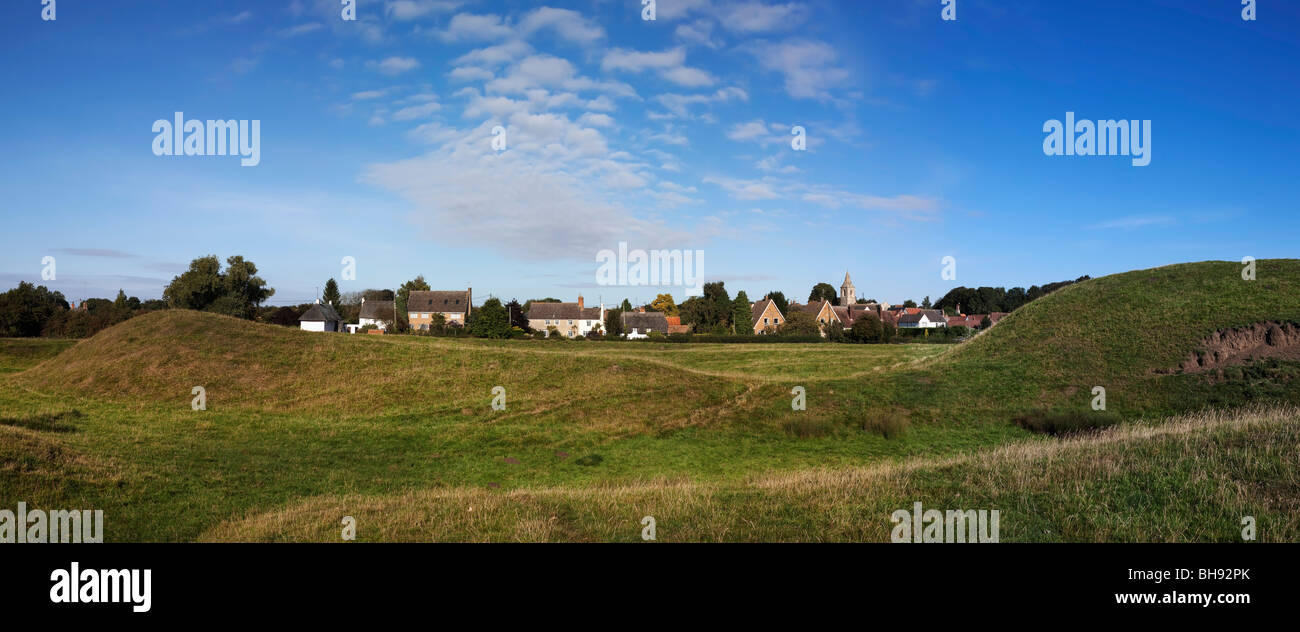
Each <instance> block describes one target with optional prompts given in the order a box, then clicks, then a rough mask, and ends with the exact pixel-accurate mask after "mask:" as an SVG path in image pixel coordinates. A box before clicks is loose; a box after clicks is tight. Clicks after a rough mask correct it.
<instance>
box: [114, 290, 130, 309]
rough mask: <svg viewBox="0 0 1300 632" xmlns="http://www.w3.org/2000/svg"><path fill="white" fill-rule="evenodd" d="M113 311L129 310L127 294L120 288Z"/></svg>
mask: <svg viewBox="0 0 1300 632" xmlns="http://www.w3.org/2000/svg"><path fill="white" fill-rule="evenodd" d="M113 309H117V310H122V309H128V308H127V306H126V292H124V291H122V290H121V289H120V288H119V289H118V290H117V298H115V299H113Z"/></svg>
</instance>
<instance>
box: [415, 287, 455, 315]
mask: <svg viewBox="0 0 1300 632" xmlns="http://www.w3.org/2000/svg"><path fill="white" fill-rule="evenodd" d="M469 301H470V294H469V290H434V291H424V290H414V291H412V292H411V296H410V298H408V299H407V301H406V311H407V312H441V313H444V314H446V313H461V314H464V313H467V312H468V311H469Z"/></svg>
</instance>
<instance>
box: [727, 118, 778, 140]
mask: <svg viewBox="0 0 1300 632" xmlns="http://www.w3.org/2000/svg"><path fill="white" fill-rule="evenodd" d="M767 133H768V132H767V124H766V123H764V122H763V120H762V119H757V120H753V121H750V122H748V123H736V124H735V125H732V126H731V129H730V130H728V131H727V138H730V139H731V140H735V141H740V142H745V141H750V140H756V139H758V138H762V137H764V136H766V135H767Z"/></svg>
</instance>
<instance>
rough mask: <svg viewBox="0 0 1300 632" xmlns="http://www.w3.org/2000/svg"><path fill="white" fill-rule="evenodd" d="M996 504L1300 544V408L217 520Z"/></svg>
mask: <svg viewBox="0 0 1300 632" xmlns="http://www.w3.org/2000/svg"><path fill="white" fill-rule="evenodd" d="M916 500H922V502H923V504H924V506H925V507H926V508H929V509H961V510H966V509H997V510H998V511H999V512H1000V514H1001V515H1000V534H999V535H1000V538H1001V540H1002V541H1004V542H1010V541H1135V540H1136V541H1183V540H1195V541H1206V540H1211V541H1225V542H1232V541H1240V529H1241V526H1240V521H1241V518H1242V516H1247V515H1250V516H1254V517H1255V518H1256V520H1257V521H1258V522H1257V524H1258V525H1259V536H1260V539H1261V540H1263V541H1275V542H1276V541H1295V540H1296V539H1300V410H1297V409H1294V408H1283V409H1258V410H1252V411H1245V412H1242V413H1239V414H1233V413H1230V414H1227V415H1221V414H1199V415H1191V416H1188V417H1184V418H1178V419H1173V420H1169V421H1167V422H1163V423H1159V424H1144V425H1136V426H1128V427H1124V428H1119V429H1112V430H1108V431H1105V432H1102V433H1099V434H1096V435H1092V436H1088V437H1082V438H1075V439H1069V440H1063V441H1062V440H1052V439H1041V438H1040V439H1036V440H1032V441H1027V442H1023V443H1019V444H1014V445H1011V446H1008V447H1004V448H999V449H995V450H991V451H986V452H982V453H979V454H973V455H962V456H958V457H953V458H947V459H937V460H936V459H913V460H909V461H906V462H903V463H896V464H895V463H890V464H883V465H875V466H868V467H851V468H837V469H816V470H809V471H801V472H797V473H792V474H779V475H762V476H755V477H752V478H750V479H748V480H746V481H744V482H737V483H692V482H689V481H680V480H678V481H656V482H652V483H646V484H639V485H625V486H602V487H586V488H576V489H575V488H548V489H525V490H515V491H510V492H494V491H491V490H483V489H467V488H458V489H450V490H436V491H419V492H409V493H404V494H400V495H393V496H387V497H364V496H352V497H340V496H322V497H315V498H311V499H309V500H306V501H303V502H300V503H295V504H293V505H290V506H288V507H286V508H282V509H278V510H276V511H273V512H268V513H265V514H258V515H253V516H250V517H248V518H246V519H242V520H235V521H231V522H228V523H225V524H222V525H220V526H218V527H217V528H215V529H213V530H211V531H210V532H208V533H206V534H204V536H203V539H208V540H258V541H294V540H307V541H327V542H328V541H340V539H341V538H340V527H339V523H340V520H341V518H342V517H343V516H353V517H354V518H356V520H357V528H358V539H359V540H361V541H367V540H369V541H404V540H405V541H419V540H429V539H435V540H440V541H479V540H514V541H639V540H640V534H641V523H640V520H641V517H642V516H646V515H650V516H654V517H655V520H656V522H657V525H656V526H657V537H658V539H659V540H660V541H669V542H672V541H714V540H718V541H734V540H753V541H774V540H797V541H884V542H887V541H889V537H890V529H891V528H892V527H893V523H892V522H891V521H890V518H889V517H890V515H891V514H892V512H893V511H894V510H896V509H908V510H911V509H912V503H913V502H915V501H916Z"/></svg>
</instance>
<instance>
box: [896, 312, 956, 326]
mask: <svg viewBox="0 0 1300 632" xmlns="http://www.w3.org/2000/svg"><path fill="white" fill-rule="evenodd" d="M913 309H914V308H907V310H906V311H911V310H913ZM947 326H948V317H947V316H944V315H943V311H942V310H937V309H916V310H915V312H914V313H904V314H903V315H902V316H899V317H898V328H899V329H918V328H919V329H934V328H937V327H947Z"/></svg>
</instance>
